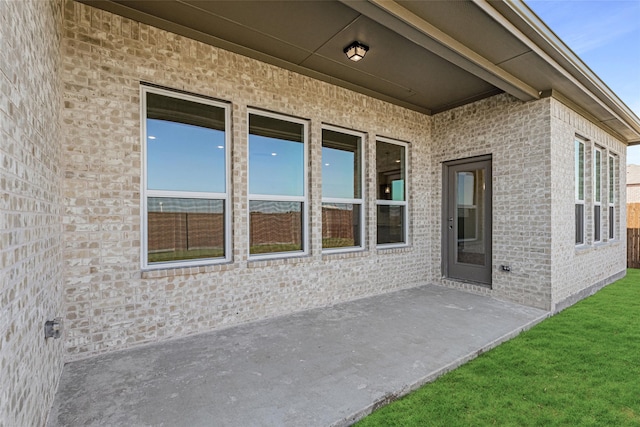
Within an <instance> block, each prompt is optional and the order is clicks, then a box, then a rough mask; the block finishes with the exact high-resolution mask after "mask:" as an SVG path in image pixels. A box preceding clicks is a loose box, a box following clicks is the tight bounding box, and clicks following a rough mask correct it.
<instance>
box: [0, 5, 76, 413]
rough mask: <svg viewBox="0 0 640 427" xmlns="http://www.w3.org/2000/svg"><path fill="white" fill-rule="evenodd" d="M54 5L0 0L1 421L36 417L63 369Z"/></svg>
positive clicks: (58, 27)
mask: <svg viewBox="0 0 640 427" xmlns="http://www.w3.org/2000/svg"><path fill="white" fill-rule="evenodd" d="M61 16H62V14H61V7H60V3H58V2H51V3H50V2H43V1H37V0H33V1H28V0H24V1H8V2H7V1H0V259H1V263H0V425H2V426H41V425H43V424H44V422H45V420H46V416H47V413H48V411H49V408H50V407H51V403H52V402H53V395H54V393H55V390H56V387H57V384H58V378H59V376H60V373H61V372H62V363H63V357H64V348H63V342H64V339H59V340H53V339H49V340H45V338H44V323H45V321H46V320H50V319H53V318H54V317H56V316H62V315H63V311H64V310H63V303H62V292H63V288H62V285H63V278H62V275H63V260H62V226H61V216H62V175H61V173H62V168H61V140H62V132H61V123H60V107H61V104H62V92H61V88H60V81H59V78H58V75H59V69H60V53H59V45H60V35H61V34H60V33H61Z"/></svg>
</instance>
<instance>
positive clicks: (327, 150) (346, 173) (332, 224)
mask: <svg viewBox="0 0 640 427" xmlns="http://www.w3.org/2000/svg"><path fill="white" fill-rule="evenodd" d="M362 139H363V138H362V134H360V133H356V132H350V131H344V130H340V129H335V128H332V127H328V126H326V127H324V129H322V249H323V250H325V251H331V250H335V251H337V250H346V249H362V247H363V244H362V242H363V239H362V236H363V234H364V232H363V225H364V209H363V197H362V187H363V184H362Z"/></svg>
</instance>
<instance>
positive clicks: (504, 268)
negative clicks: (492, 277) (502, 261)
mask: <svg viewBox="0 0 640 427" xmlns="http://www.w3.org/2000/svg"><path fill="white" fill-rule="evenodd" d="M500 269H501V270H502V271H504V272H506V273H509V272H510V271H511V266H509V265H501V266H500Z"/></svg>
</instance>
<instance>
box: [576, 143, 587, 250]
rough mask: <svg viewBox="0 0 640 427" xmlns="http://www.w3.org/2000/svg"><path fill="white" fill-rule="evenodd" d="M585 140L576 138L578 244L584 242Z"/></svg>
mask: <svg viewBox="0 0 640 427" xmlns="http://www.w3.org/2000/svg"><path fill="white" fill-rule="evenodd" d="M584 160H585V158H584V142H583V141H580V140H578V139H576V140H575V188H576V203H575V205H576V245H582V244H584Z"/></svg>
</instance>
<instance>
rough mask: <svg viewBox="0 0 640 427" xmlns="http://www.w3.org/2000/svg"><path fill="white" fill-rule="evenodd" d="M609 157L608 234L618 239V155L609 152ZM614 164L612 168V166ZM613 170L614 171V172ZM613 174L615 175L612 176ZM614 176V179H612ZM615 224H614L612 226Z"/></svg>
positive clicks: (611, 238)
mask: <svg viewBox="0 0 640 427" xmlns="http://www.w3.org/2000/svg"><path fill="white" fill-rule="evenodd" d="M607 157H608V159H609V162H607V163H608V164H607V167H608V169H607V170H608V171H609V180H608V183H609V186H608V188H607V190H608V191H607V200H608V205H609V209H607V216H608V218H609V227H608V229H607V236H608V238H609V240H616V238H617V236H618V233H616V228H617V227H616V214H617V209H616V200H617V199H616V170H617V168H616V157H617V156H616V155H614V154H613V153H609V155H608V156H607ZM612 165H613V168H612V170H610V169H611V166H612ZM612 172H613V173H612ZM612 175H613V176H612ZM611 178H613V179H611ZM612 187H613V197H612V196H611V193H612V191H611V190H612ZM611 208H613V215H611ZM612 224H613V226H612ZM612 230H613V236H612V235H611V231H612Z"/></svg>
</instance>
